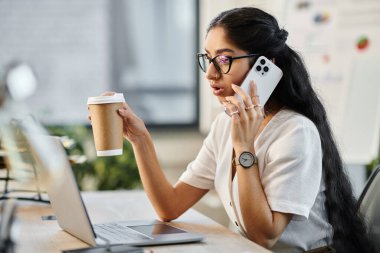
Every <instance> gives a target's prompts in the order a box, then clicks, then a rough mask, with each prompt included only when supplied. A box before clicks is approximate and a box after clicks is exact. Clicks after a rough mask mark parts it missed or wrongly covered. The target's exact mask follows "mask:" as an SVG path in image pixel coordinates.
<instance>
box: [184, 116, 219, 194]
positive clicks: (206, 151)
mask: <svg viewBox="0 0 380 253" xmlns="http://www.w3.org/2000/svg"><path fill="white" fill-rule="evenodd" d="M214 132H215V122H214V123H213V125H212V126H211V130H210V133H209V134H208V136H207V137H206V139H205V140H204V141H203V145H202V148H201V150H200V151H199V153H198V155H197V157H196V158H195V160H194V161H192V162H191V163H189V165H188V166H187V169H186V171H185V172H184V173H183V174H182V175H181V177H180V178H179V180H180V181H182V182H184V183H186V184H189V185H191V186H194V187H197V188H201V189H213V188H214V180H215V169H216V160H215V154H214V151H215V150H216V149H215V147H214V146H215V143H214V142H215V141H214V137H213V136H214V134H215V133H214Z"/></svg>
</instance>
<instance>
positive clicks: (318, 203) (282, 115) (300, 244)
mask: <svg viewBox="0 0 380 253" xmlns="http://www.w3.org/2000/svg"><path fill="white" fill-rule="evenodd" d="M230 129H231V118H230V117H229V116H227V115H226V114H225V113H221V114H220V115H218V116H217V118H216V119H215V121H214V122H213V124H212V127H211V130H210V133H209V134H208V136H207V137H206V139H205V140H204V142H203V146H202V148H201V150H200V152H199V154H198V156H197V157H196V159H195V160H194V161H192V162H191V163H190V164H189V165H188V167H187V169H186V171H185V172H184V173H183V174H182V175H181V177H180V180H181V181H182V182H184V183H187V184H189V185H192V186H194V187H198V188H201V189H213V188H215V190H216V192H217V193H218V195H219V198H220V200H221V201H222V203H223V205H224V208H225V210H226V212H227V214H228V216H229V218H230V220H231V222H233V223H234V224H235V225H236V226H237V228H238V230H239V232H240V233H241V234H243V235H245V233H246V232H245V231H246V229H245V225H244V222H243V218H242V214H241V209H240V203H239V192H238V177H234V179H233V180H231V176H232V172H231V168H232V167H231V159H232V149H233V147H232V141H231V134H230V133H231V130H230ZM254 146H255V151H256V155H257V157H258V160H259V164H258V167H259V172H260V179H261V183H262V186H263V189H264V192H265V194H266V197H267V200H268V203H269V206H270V208H271V209H272V211H277V212H282V213H291V214H293V219H292V220H291V221H290V223H289V225H288V226H287V227H286V229H285V231H284V232H283V234H282V235H281V237H280V239H279V240H278V241H277V243H276V244H275V245H274V247H273V248H272V249H271V250H274V251H275V252H302V251H304V250H309V249H312V248H316V247H320V246H324V245H326V244H330V243H331V238H332V227H331V225H330V224H329V223H328V222H327V215H326V212H325V209H324V207H325V206H324V201H325V193H324V191H325V185H324V180H323V176H322V149H321V142H320V137H319V133H318V130H317V128H316V127H315V125H314V124H313V122H312V121H310V120H309V119H308V118H306V117H304V116H303V115H300V114H298V113H296V112H293V111H291V110H288V109H282V110H280V111H279V112H278V113H277V114H276V115H275V116H274V117H273V118H272V119H271V120H270V121H269V123H268V124H267V126H266V127H265V128H264V130H263V131H262V132H261V134H260V135H259V137H258V138H257V139H256V141H255V143H254ZM252 204H253V205H254V204H255V203H252Z"/></svg>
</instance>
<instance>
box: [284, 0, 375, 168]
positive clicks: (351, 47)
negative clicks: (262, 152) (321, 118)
mask: <svg viewBox="0 0 380 253" xmlns="http://www.w3.org/2000/svg"><path fill="white" fill-rule="evenodd" d="M283 11H284V13H283V16H281V17H282V19H283V20H282V23H283V24H282V25H283V26H284V27H285V29H286V30H288V32H289V39H288V44H289V45H290V46H291V47H292V48H293V49H295V50H296V51H298V52H300V53H301V55H302V56H303V58H304V60H305V63H306V65H307V68H308V71H309V73H310V77H311V81H312V84H313V86H314V88H315V90H316V91H317V93H318V94H319V95H320V97H321V100H322V102H323V103H324V105H325V108H326V110H327V113H328V117H329V121H330V124H331V127H332V130H333V133H334V136H335V139H336V141H337V144H338V147H339V149H340V151H341V154H342V157H343V160H344V162H345V163H347V164H367V163H369V162H370V161H371V160H373V159H374V158H376V157H377V156H378V154H379V142H380V98H379V96H380V84H379V81H378V80H379V77H378V75H379V73H380V64H379V62H380V1H347V0H338V1H320V0H318V1H317V0H313V1H295V0H289V1H286V2H285V4H283Z"/></svg>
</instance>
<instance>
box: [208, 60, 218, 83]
mask: <svg viewBox="0 0 380 253" xmlns="http://www.w3.org/2000/svg"><path fill="white" fill-rule="evenodd" d="M219 77H220V73H219V71H218V70H217V69H216V68H215V65H214V63H211V64H210V66H208V69H207V72H206V78H207V79H208V80H216V79H218V78H219Z"/></svg>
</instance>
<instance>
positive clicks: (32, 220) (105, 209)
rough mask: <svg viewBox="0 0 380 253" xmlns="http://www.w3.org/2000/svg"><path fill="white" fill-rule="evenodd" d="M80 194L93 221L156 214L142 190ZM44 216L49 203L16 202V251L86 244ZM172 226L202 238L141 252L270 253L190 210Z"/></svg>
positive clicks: (42, 252)
mask: <svg viewBox="0 0 380 253" xmlns="http://www.w3.org/2000/svg"><path fill="white" fill-rule="evenodd" d="M82 196H83V199H84V202H85V204H86V207H87V211H88V213H89V216H90V219H91V221H92V222H93V223H103V222H112V221H121V220H144V219H155V218H156V217H157V216H156V214H155V212H154V210H153V207H152V206H151V204H150V202H149V200H148V198H147V196H146V195H145V193H144V192H143V191H112V192H111V191H105V192H83V193H82ZM44 215H53V210H52V209H51V207H50V205H48V204H43V203H35V202H29V201H19V202H18V207H17V214H16V220H15V224H14V226H13V228H12V234H13V238H14V240H15V241H16V252H17V253H21V252H22V253H24V252H29V253H53V252H54V253H58V252H61V250H65V249H74V248H83V247H88V245H87V244H86V243H84V242H82V241H80V240H78V239H76V238H75V237H73V236H71V235H69V234H67V233H66V232H64V231H63V230H61V228H60V227H59V226H58V224H57V222H56V221H55V220H49V221H46V220H45V221H43V220H42V219H41V216H44ZM173 225H175V226H177V227H180V228H183V229H186V230H189V231H192V232H196V233H200V234H202V235H204V237H205V239H204V241H203V242H201V243H190V244H178V245H165V246H151V247H145V248H144V252H147V253H148V252H149V253H150V252H152V251H153V252H154V253H162V252H165V253H171V252H184V253H186V252H192V253H203V252H218V253H223V252H228V253H229V252H233V253H243V252H244V253H248V252H251V253H254V252H258V253H265V252H270V251H268V250H266V249H264V248H262V247H260V246H258V245H257V244H255V243H253V242H251V241H249V240H247V239H245V238H243V237H242V236H240V235H238V234H236V233H233V232H232V231H230V230H229V229H227V228H225V227H223V226H222V225H220V224H218V223H216V222H215V221H213V220H211V219H210V218H208V217H206V216H204V215H202V214H201V213H199V212H197V211H195V210H193V209H190V210H189V211H187V212H186V213H185V214H183V215H182V216H181V217H180V218H178V219H177V220H175V221H174V222H173Z"/></svg>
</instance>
